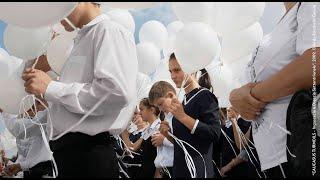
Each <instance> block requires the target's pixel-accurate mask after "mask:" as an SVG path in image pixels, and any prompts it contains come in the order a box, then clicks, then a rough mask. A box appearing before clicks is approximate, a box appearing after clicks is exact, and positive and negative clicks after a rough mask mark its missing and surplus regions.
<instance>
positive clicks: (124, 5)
mask: <svg viewBox="0 0 320 180" xmlns="http://www.w3.org/2000/svg"><path fill="white" fill-rule="evenodd" d="M99 3H100V4H101V6H106V7H109V8H119V9H127V10H130V9H146V8H151V7H154V6H155V5H156V4H157V2H99Z"/></svg>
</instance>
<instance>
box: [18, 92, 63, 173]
mask: <svg viewBox="0 0 320 180" xmlns="http://www.w3.org/2000/svg"><path fill="white" fill-rule="evenodd" d="M30 97H31V99H32V102H30V101H28V100H29V99H30ZM25 101H27V103H29V107H30V106H31V109H32V105H34V106H35V112H34V111H33V109H32V112H33V113H34V117H33V118H32V117H30V115H29V114H28V112H27V109H26V103H25ZM36 101H38V102H39V103H40V104H41V105H43V106H44V107H45V109H46V110H47V111H48V113H49V109H48V107H47V106H46V105H45V103H43V102H42V101H41V100H40V99H38V98H36V97H35V95H27V96H25V97H24V98H22V100H21V103H20V109H19V114H21V110H22V109H21V108H22V107H23V114H22V115H23V116H22V119H29V120H30V121H31V123H33V124H35V125H38V126H39V128H40V132H41V137H42V140H43V143H44V145H45V147H46V148H47V150H48V151H49V153H50V159H51V161H52V163H53V170H52V171H53V177H54V178H55V177H56V176H57V175H58V168H57V165H56V162H55V159H54V157H53V152H52V151H51V149H50V146H49V141H48V139H47V137H46V134H45V130H44V128H43V125H45V124H47V123H41V122H35V121H34V120H33V119H37V120H39V119H38V112H37V107H36ZM22 122H23V127H24V132H25V137H24V138H25V139H26V132H27V129H26V126H25V124H24V121H22ZM55 172H56V173H55Z"/></svg>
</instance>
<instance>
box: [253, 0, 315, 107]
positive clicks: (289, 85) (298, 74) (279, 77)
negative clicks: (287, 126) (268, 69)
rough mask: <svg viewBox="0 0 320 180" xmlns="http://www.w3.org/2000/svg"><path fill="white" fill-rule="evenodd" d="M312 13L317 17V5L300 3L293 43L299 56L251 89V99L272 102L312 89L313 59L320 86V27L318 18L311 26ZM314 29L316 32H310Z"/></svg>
mask: <svg viewBox="0 0 320 180" xmlns="http://www.w3.org/2000/svg"><path fill="white" fill-rule="evenodd" d="M313 5H315V7H314V6H313ZM313 12H314V13H316V14H320V4H319V3H318V2H313V3H301V6H300V8H299V11H298V13H297V21H298V29H297V31H298V34H297V40H296V52H297V53H298V54H299V55H300V56H298V57H297V58H296V59H294V60H293V61H292V62H291V63H290V64H288V65H287V66H285V67H284V68H283V69H282V70H280V71H279V72H278V73H276V74H275V75H273V76H271V77H270V78H268V79H266V80H265V81H263V82H261V83H259V84H258V85H256V86H255V87H254V88H253V89H252V95H253V96H255V97H257V98H258V99H261V100H262V101H265V102H272V101H274V100H276V99H278V98H280V97H284V96H287V95H290V94H293V93H295V92H296V91H299V90H301V89H308V88H310V87H312V73H313V70H312V56H313V55H314V56H316V59H317V64H316V72H317V74H316V78H317V84H318V83H319V82H320V73H319V70H320V62H319V59H320V39H319V37H320V31H319V29H320V24H319V22H318V18H317V19H316V23H315V24H314V22H313V19H314V18H312V16H313ZM314 29H316V31H313V30H314ZM314 38H315V39H314ZM312 48H314V49H312Z"/></svg>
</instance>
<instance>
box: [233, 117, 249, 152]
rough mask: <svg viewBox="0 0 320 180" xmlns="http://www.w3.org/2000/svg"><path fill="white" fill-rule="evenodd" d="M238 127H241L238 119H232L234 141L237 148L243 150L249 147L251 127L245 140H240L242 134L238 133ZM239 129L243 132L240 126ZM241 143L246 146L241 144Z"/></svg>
mask: <svg viewBox="0 0 320 180" xmlns="http://www.w3.org/2000/svg"><path fill="white" fill-rule="evenodd" d="M236 126H239V125H238V121H237V119H232V130H233V136H234V140H235V142H236V145H237V148H238V149H242V148H243V146H244V145H245V146H246V145H248V142H247V139H249V138H250V131H251V126H250V127H249V129H247V131H246V134H244V136H245V137H246V138H245V139H244V140H242V139H240V134H239V133H238V130H237V127H236ZM239 128H240V130H241V131H242V132H243V129H241V127H240V126H239ZM241 142H242V143H244V144H241ZM240 147H241V148H240Z"/></svg>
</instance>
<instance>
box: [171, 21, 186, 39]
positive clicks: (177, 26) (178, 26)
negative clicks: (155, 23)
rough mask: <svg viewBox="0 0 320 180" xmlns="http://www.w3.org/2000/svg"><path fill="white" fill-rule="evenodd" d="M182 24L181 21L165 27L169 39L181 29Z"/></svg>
mask: <svg viewBox="0 0 320 180" xmlns="http://www.w3.org/2000/svg"><path fill="white" fill-rule="evenodd" d="M183 26H184V24H183V23H182V22H181V21H173V22H172V23H170V24H168V25H167V31H168V35H169V37H172V36H175V35H176V34H177V32H179V31H180V30H181V29H182V28H183Z"/></svg>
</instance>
